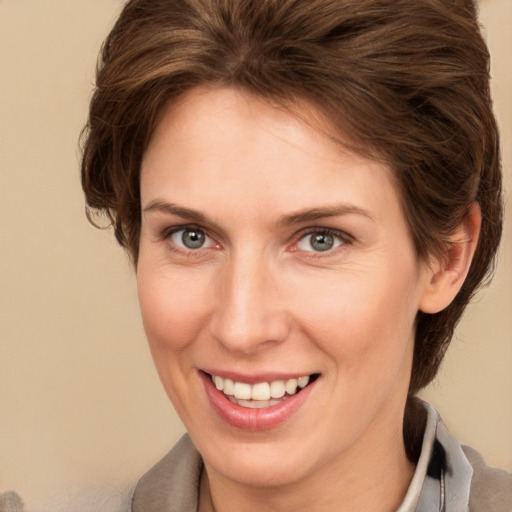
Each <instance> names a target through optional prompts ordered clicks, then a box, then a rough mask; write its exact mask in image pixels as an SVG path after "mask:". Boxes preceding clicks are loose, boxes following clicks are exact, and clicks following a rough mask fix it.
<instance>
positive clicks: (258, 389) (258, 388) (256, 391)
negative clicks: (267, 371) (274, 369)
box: [251, 382, 270, 400]
mask: <svg viewBox="0 0 512 512" xmlns="http://www.w3.org/2000/svg"><path fill="white" fill-rule="evenodd" d="M251 398H252V399H253V400H270V386H269V384H268V382H259V383H258V384H254V386H253V387H252V393H251Z"/></svg>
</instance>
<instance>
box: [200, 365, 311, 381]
mask: <svg viewBox="0 0 512 512" xmlns="http://www.w3.org/2000/svg"><path fill="white" fill-rule="evenodd" d="M201 371H202V372H204V373H207V374H209V375H215V376H217V377H222V378H223V379H231V380H232V381H233V382H245V383H247V384H257V383H258V382H273V381H275V380H289V379H297V378H299V377H305V376H308V375H314V374H315V373H314V372H307V371H306V372H303V373H301V372H261V373H251V374H248V373H241V372H234V371H229V370H217V369H207V368H203V369H201Z"/></svg>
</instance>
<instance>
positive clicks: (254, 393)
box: [211, 375, 310, 409]
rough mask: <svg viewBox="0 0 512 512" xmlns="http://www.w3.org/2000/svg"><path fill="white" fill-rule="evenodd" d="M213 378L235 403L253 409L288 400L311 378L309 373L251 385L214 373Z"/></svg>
mask: <svg viewBox="0 0 512 512" xmlns="http://www.w3.org/2000/svg"><path fill="white" fill-rule="evenodd" d="M211 379H212V382H213V383H214V385H215V387H216V388H217V389H218V390H219V391H222V392H223V393H224V394H225V395H227V397H228V398H229V399H230V400H231V401H232V402H233V403H237V404H238V405H242V406H243V407H250V408H253V409H255V408H261V407H270V406H271V405H276V404H278V403H280V402H281V401H282V400H286V399H287V398H288V397H289V396H291V395H295V393H297V391H298V390H300V389H302V388H305V387H306V386H307V385H308V384H309V380H310V378H309V375H305V376H303V377H298V378H296V379H288V380H286V381H284V380H274V381H272V382H258V383H256V384H253V385H251V384H247V383H246V382H234V381H232V380H231V379H223V378H222V377H219V376H217V375H212V376H211ZM248 404H250V405H248Z"/></svg>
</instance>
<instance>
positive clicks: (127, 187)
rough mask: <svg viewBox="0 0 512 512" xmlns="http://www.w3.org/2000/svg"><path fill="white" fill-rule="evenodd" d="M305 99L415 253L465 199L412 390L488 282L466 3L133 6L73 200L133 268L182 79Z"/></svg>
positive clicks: (165, 0) (342, 0)
mask: <svg viewBox="0 0 512 512" xmlns="http://www.w3.org/2000/svg"><path fill="white" fill-rule="evenodd" d="M207 84H211V85H212V86H234V87H239V88H243V89H245V90H248V91H250V92H252V93H256V94H258V95H260V96H262V97H264V98H268V99H271V100H273V101H278V102H280V103H282V104H283V103H284V104H286V105H290V104H291V105H292V108H293V102H294V99H301V100H307V101H308V102H309V103H310V104H312V105H313V106H315V108H316V109H317V110H318V111H319V112H321V113H323V114H324V115H325V116H327V118H328V119H329V120H330V121H331V123H332V125H333V126H334V127H336V128H337V129H339V132H340V134H343V133H344V134H347V133H350V134H351V141H352V142H353V147H354V149H356V150H358V151H361V152H365V153H367V154H371V155H373V156H374V157H375V156H376V157H377V158H379V159H381V160H382V161H385V162H386V163H387V164H389V165H390V167H391V169H392V170H393V173H394V177H395V180H396V184H397V187H398V190H399V191H400V195H401V200H402V204H403V209H404V212H405V215H406V218H407V221H408V224H409V228H410V231H411V236H412V239H413V241H414V244H415V247H416V251H417V253H418V257H419V258H427V257H428V256H429V255H432V254H435V255H439V254H442V252H443V250H445V249H446V243H447V239H448V236H449V235H450V233H452V232H453V230H454V228H455V227H456V226H457V225H458V224H459V223H460V222H461V220H462V219H463V218H464V216H465V215H466V214H467V212H468V209H469V208H470V206H471V204H472V203H473V202H475V201H476V202H478V203H479V205H480V208H481V212H482V217H483V220H482V227H481V234H480V240H479V243H478V246H477V250H476V254H475V257H474V259H473V262H472V265H471V268H470V271H469V274H468V276H467V279H466V281H465V283H464V285H463V287H462V289H461V290H460V292H459V294H458V295H457V297H456V298H455V300H454V301H453V302H452V304H450V306H448V307H447V308H446V309H445V310H444V311H441V312H440V313H437V314H433V315H428V314H422V313H419V317H418V322H417V332H416V342H415V354H414V363H413V371H412V377H411V384H410V391H411V392H415V391H417V390H418V389H420V388H422V387H424V386H425V385H427V384H428V383H429V382H430V381H431V380H432V379H433V378H434V376H435V375H436V372H437V369H438V367H439V364H440V362H441V360H442V358H443V355H444V352H445V350H446V348H447V346H448V344H449V342H450V340H451V337H452V335H453V331H454V328H455V326H456V324H457V322H458V320H459V319H460V316H461V314H462V312H463V310H464V308H465V306H466V305H467V303H468V302H469V300H470V298H471V296H472V295H473V293H474V292H475V290H476V289H477V287H478V286H479V285H480V284H481V283H482V282H483V281H484V280H485V278H486V277H489V276H490V273H491V270H492V265H493V260H494V257H495V253H496V250H497V247H498V244H499V239H500V235H501V222H502V203H501V169H500V155H499V140H498V132H497V128H496V122H495V119H494V116H493V113H492V107H491V100H490V92H489V54H488V51H487V48H486V45H485V43H484V41H483V39H482V36H481V34H480V31H479V27H478V23H477V16H476V7H475V4H474V2H473V1H471V0H357V1H353V0H131V1H129V2H127V4H126V5H125V7H124V9H123V11H122V13H121V15H120V17H119V19H118V21H117V23H116V24H115V26H114V28H113V30H112V31H111V33H110V35H109V36H108V38H107V39H106V41H105V43H104V46H103V50H102V53H101V59H100V61H99V64H98V71H97V86H96V90H95V92H94V96H93V98H92V101H91V106H90V115H89V121H88V124H87V126H86V128H85V130H84V132H83V161H82V183H83V188H84V191H85V195H86V198H87V204H88V206H89V207H90V208H92V209H99V210H102V211H104V212H105V213H106V214H107V215H108V216H109V217H110V220H111V222H112V224H113V225H114V227H115V234H116V236H117V239H118V241H119V242H120V244H121V245H122V246H124V247H126V248H127V249H128V250H129V251H130V254H131V256H132V258H133V260H134V263H135V264H136V262H137V255H138V244H139V234H140V223H141V213H140V198H139V171H140V165H141V160H142V156H143V154H144V151H145V149H146V147H147V145H148V142H149V140H150V137H151V135H152V133H153V130H154V128H155V125H156V123H157V121H158V118H159V114H160V113H161V112H162V110H163V107H164V106H165V105H166V104H167V103H168V102H170V101H172V100H173V99H176V98H177V97H178V96H179V95H180V94H182V93H183V92H184V91H186V90H189V89H191V88H193V87H195V86H200V85H207Z"/></svg>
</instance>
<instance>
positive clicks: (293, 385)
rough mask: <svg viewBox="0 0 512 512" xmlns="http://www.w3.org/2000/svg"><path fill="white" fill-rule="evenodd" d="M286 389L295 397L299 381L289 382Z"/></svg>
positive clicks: (292, 380)
mask: <svg viewBox="0 0 512 512" xmlns="http://www.w3.org/2000/svg"><path fill="white" fill-rule="evenodd" d="M284 387H285V388H286V392H287V393H288V394H289V395H294V394H295V393H296V392H297V379H290V380H287V381H286V384H285V385H284Z"/></svg>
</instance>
